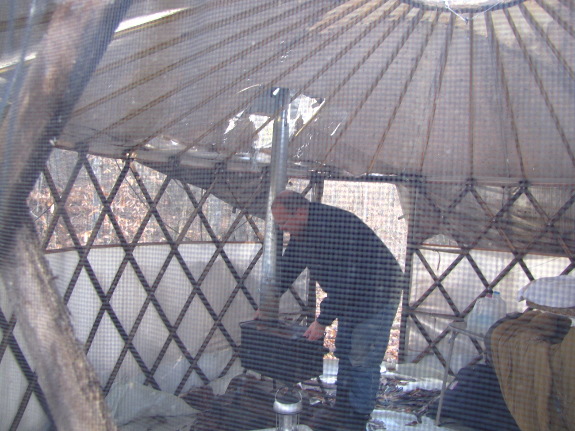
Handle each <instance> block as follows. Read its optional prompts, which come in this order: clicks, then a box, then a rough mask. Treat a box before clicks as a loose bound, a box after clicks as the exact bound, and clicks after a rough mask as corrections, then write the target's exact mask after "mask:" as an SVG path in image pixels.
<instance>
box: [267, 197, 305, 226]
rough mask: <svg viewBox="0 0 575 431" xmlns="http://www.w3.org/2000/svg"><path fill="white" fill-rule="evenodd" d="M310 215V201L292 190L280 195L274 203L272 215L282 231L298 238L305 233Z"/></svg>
mask: <svg viewBox="0 0 575 431" xmlns="http://www.w3.org/2000/svg"><path fill="white" fill-rule="evenodd" d="M308 213H309V201H308V200H307V199H306V198H304V197H303V196H302V195H301V194H299V193H297V192H294V191H291V190H284V191H283V192H281V193H280V194H278V195H277V196H276V198H275V199H274V201H273V203H272V214H273V216H274V220H275V222H276V224H277V225H278V226H279V228H280V230H282V231H284V232H289V234H290V235H293V236H296V237H297V236H298V235H300V234H301V233H302V232H303V231H304V229H305V227H306V225H307V218H308Z"/></svg>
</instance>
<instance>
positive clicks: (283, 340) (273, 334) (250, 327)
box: [240, 320, 328, 384]
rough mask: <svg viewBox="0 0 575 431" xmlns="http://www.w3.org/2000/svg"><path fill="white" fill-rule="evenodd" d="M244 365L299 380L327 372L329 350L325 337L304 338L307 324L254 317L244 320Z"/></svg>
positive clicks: (276, 377) (288, 380) (275, 376)
mask: <svg viewBox="0 0 575 431" xmlns="http://www.w3.org/2000/svg"><path fill="white" fill-rule="evenodd" d="M240 328H241V335H242V342H241V346H240V359H241V363H242V366H243V367H244V368H247V369H249V370H252V371H255V372H258V373H260V374H262V375H264V376H267V377H271V378H272V379H274V380H281V381H283V382H285V383H288V384H295V383H297V382H302V381H304V380H309V379H312V378H314V377H318V376H320V375H321V374H322V372H323V356H324V355H325V354H326V353H327V352H328V350H327V349H326V348H325V347H324V346H323V338H322V339H320V340H316V341H309V340H308V339H307V338H304V336H303V334H304V332H305V330H306V328H305V327H303V326H299V325H290V324H287V323H285V322H281V321H273V322H271V321H262V320H252V321H248V322H242V323H240Z"/></svg>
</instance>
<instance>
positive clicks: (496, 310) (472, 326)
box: [467, 292, 507, 334]
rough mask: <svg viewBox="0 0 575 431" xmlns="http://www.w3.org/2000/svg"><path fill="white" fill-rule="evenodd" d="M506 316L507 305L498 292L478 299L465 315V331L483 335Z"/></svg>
mask: <svg viewBox="0 0 575 431" xmlns="http://www.w3.org/2000/svg"><path fill="white" fill-rule="evenodd" d="M506 314H507V304H506V303H505V301H504V300H503V298H502V297H501V294H500V293H499V292H493V294H492V295H487V296H485V297H484V298H480V299H478V300H477V302H476V303H475V306H474V307H473V310H471V312H470V313H469V314H468V315H467V329H469V330H470V331H472V332H476V333H479V334H485V333H486V332H487V331H488V330H489V328H491V326H492V325H493V324H494V323H495V322H497V321H498V320H499V319H501V318H502V317H505V315H506Z"/></svg>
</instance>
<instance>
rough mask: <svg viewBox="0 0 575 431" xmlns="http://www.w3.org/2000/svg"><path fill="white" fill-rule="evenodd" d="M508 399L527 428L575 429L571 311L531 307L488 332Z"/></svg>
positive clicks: (574, 351)
mask: <svg viewBox="0 0 575 431" xmlns="http://www.w3.org/2000/svg"><path fill="white" fill-rule="evenodd" d="M487 337H488V339H487V342H488V346H487V348H488V355H489V359H490V361H491V362H492V364H493V367H494V368H495V371H496V373H497V378H498V380H499V385H500V387H501V392H502V394H503V398H504V399H505V402H506V404H507V407H508V409H509V411H510V412H511V414H512V415H513V417H514V419H515V421H516V422H517V425H518V426H519V427H520V428H521V430H522V431H564V430H566V431H571V430H575V367H574V366H573V365H572V364H573V362H572V358H573V355H574V354H575V329H572V328H571V320H570V319H569V318H567V317H565V316H560V315H557V314H553V313H547V312H541V311H536V310H532V311H526V312H525V313H523V314H521V315H519V317H516V318H508V319H502V320H501V321H499V322H498V323H496V324H495V325H494V326H493V327H492V328H491V330H490V331H489V333H488V334H487Z"/></svg>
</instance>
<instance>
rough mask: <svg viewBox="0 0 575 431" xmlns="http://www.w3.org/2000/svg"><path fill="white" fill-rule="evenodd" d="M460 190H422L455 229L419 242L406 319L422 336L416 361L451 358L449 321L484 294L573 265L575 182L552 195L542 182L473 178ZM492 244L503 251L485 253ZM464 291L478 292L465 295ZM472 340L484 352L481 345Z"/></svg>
mask: <svg viewBox="0 0 575 431" xmlns="http://www.w3.org/2000/svg"><path fill="white" fill-rule="evenodd" d="M559 195H560V196H559ZM455 196H456V197H455V198H454V199H452V200H441V199H440V198H438V197H432V196H429V195H425V196H424V199H427V200H428V202H430V203H431V205H433V206H434V208H435V209H436V210H437V211H438V212H439V213H440V214H441V223H443V226H442V228H443V229H442V231H444V232H449V234H450V235H449V239H447V237H445V236H443V235H442V236H436V237H433V238H432V239H430V240H428V241H427V242H426V243H424V244H423V245H422V246H421V247H418V248H416V249H415V250H414V268H415V270H414V274H415V275H414V277H413V279H412V287H411V297H410V299H409V311H408V315H409V321H408V323H407V325H408V326H409V327H410V337H414V338H419V339H420V340H424V341H421V346H422V347H421V349H420V350H418V351H417V353H416V354H414V355H413V357H412V358H411V359H413V361H414V362H419V361H421V360H423V359H424V358H425V357H428V356H429V355H435V357H436V358H437V359H438V360H439V362H440V363H441V364H442V365H443V366H446V361H445V357H444V354H443V352H442V349H441V348H440V343H441V342H442V341H443V340H445V339H446V335H447V333H448V330H447V325H448V324H449V323H450V322H451V321H452V320H454V319H459V318H465V316H467V314H468V313H469V312H470V311H471V310H472V308H473V306H474V305H475V303H476V301H477V300H478V299H479V298H481V297H483V296H485V295H487V294H489V293H491V292H492V291H494V290H501V291H502V292H504V293H505V292H506V293H507V297H508V298H515V297H516V295H515V292H509V290H510V289H511V288H514V289H517V288H518V287H521V286H522V285H525V284H526V283H528V282H529V281H532V280H534V279H537V278H540V277H543V276H552V275H563V274H569V273H570V272H571V271H572V270H573V263H574V261H573V251H574V248H573V241H572V235H571V229H570V228H569V226H570V225H572V215H573V203H574V200H575V191H574V190H573V189H572V188H570V187H566V188H565V189H564V190H563V193H560V194H555V195H554V196H553V197H552V198H551V194H550V193H549V192H548V188H547V187H544V186H531V185H529V184H528V183H518V184H513V185H509V186H505V187H501V186H499V187H489V186H479V185H477V184H476V183H475V182H474V181H469V182H468V183H467V184H466V185H465V186H464V187H462V188H461V190H460V192H459V193H457V194H456V195H455ZM551 199H552V202H551V201H550V200H551ZM462 214H475V216H474V217H469V216H467V218H466V217H465V216H463V215H462ZM469 223H473V224H474V226H473V228H471V226H469ZM477 226H480V227H481V229H477ZM474 232H475V233H474ZM477 232H479V233H477ZM487 249H489V250H497V251H498V252H497V253H495V257H493V253H492V257H491V258H489V259H487V258H486V256H485V255H486V253H484V252H485V250H487ZM542 250H546V251H547V254H546V255H542V254H541V251H542ZM549 250H551V251H552V252H554V254H553V255H549ZM533 256H539V257H538V258H534V257H533ZM511 281H512V282H511ZM464 291H468V292H469V291H471V292H474V294H473V296H472V297H467V298H465V297H464V296H462V295H461V293H462V292H464ZM510 305H513V307H514V304H510ZM430 316H433V317H432V318H430ZM437 320H440V321H441V323H439V324H438V323H437ZM432 322H433V323H432ZM411 341H412V340H411V339H410V342H411ZM473 344H474V345H475V348H476V350H477V351H478V352H479V353H481V352H482V348H481V346H480V345H479V344H478V343H477V342H476V341H473Z"/></svg>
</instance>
